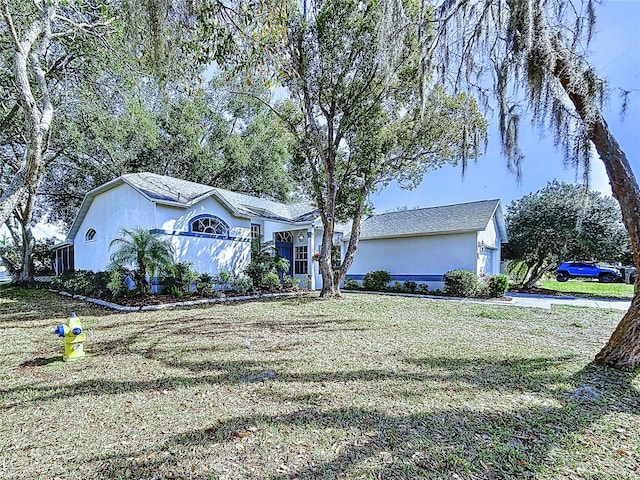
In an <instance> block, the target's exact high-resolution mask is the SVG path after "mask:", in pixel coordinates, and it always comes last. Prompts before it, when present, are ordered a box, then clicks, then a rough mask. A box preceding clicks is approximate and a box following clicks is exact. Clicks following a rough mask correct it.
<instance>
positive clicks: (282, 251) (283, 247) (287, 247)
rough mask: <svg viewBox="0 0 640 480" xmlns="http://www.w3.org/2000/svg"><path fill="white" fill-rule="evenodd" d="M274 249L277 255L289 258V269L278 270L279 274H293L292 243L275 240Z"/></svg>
mask: <svg viewBox="0 0 640 480" xmlns="http://www.w3.org/2000/svg"><path fill="white" fill-rule="evenodd" d="M276 250H277V251H278V255H279V256H281V257H282V258H286V259H287V260H289V270H288V271H287V272H279V274H280V276H282V274H283V273H286V274H287V275H290V276H291V275H293V243H289V242H276Z"/></svg>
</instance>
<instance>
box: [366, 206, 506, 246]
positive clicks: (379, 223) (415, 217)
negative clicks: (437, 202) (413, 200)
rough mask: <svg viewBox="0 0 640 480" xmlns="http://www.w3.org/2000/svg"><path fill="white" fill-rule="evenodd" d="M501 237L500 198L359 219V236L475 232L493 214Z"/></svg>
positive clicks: (486, 223)
mask: <svg viewBox="0 0 640 480" xmlns="http://www.w3.org/2000/svg"><path fill="white" fill-rule="evenodd" d="M496 212H497V213H499V215H498V225H499V229H500V230H501V231H500V234H501V236H502V238H505V239H506V230H504V222H503V218H502V210H501V208H500V200H483V201H479V202H470V203H459V204H456V205H444V206H440V207H429V208H418V209H415V210H404V211H399V212H390V213H382V214H379V215H373V216H371V217H369V218H367V219H366V220H364V221H363V222H362V231H361V235H360V239H362V240H365V239H368V238H387V237H398V236H420V235H437V234H447V233H459V232H478V231H481V230H484V229H485V228H487V225H488V224H489V221H490V220H491V218H492V217H493V214H494V213H496Z"/></svg>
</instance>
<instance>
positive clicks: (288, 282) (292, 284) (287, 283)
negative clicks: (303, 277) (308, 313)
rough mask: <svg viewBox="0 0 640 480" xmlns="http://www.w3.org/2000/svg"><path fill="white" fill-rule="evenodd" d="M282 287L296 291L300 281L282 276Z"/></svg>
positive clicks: (289, 276) (288, 276)
mask: <svg viewBox="0 0 640 480" xmlns="http://www.w3.org/2000/svg"><path fill="white" fill-rule="evenodd" d="M282 285H283V286H284V288H288V289H292V290H298V289H299V288H300V280H298V279H297V278H295V277H292V276H291V275H283V276H282Z"/></svg>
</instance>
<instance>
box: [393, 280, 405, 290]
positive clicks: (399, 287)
mask: <svg viewBox="0 0 640 480" xmlns="http://www.w3.org/2000/svg"><path fill="white" fill-rule="evenodd" d="M391 290H393V291H394V292H402V291H404V287H403V286H402V283H401V282H399V281H398V280H396V281H395V282H393V285H391Z"/></svg>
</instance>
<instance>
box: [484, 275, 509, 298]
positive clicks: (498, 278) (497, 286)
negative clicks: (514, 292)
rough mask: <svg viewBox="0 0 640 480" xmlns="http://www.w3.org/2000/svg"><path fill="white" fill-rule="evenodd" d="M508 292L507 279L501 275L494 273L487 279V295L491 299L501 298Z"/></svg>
mask: <svg viewBox="0 0 640 480" xmlns="http://www.w3.org/2000/svg"><path fill="white" fill-rule="evenodd" d="M507 290H509V277H507V276H506V275H503V274H501V273H496V274H495V275H492V276H491V277H489V280H488V281H487V295H489V297H491V298H500V297H503V296H504V294H505V293H507Z"/></svg>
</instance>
